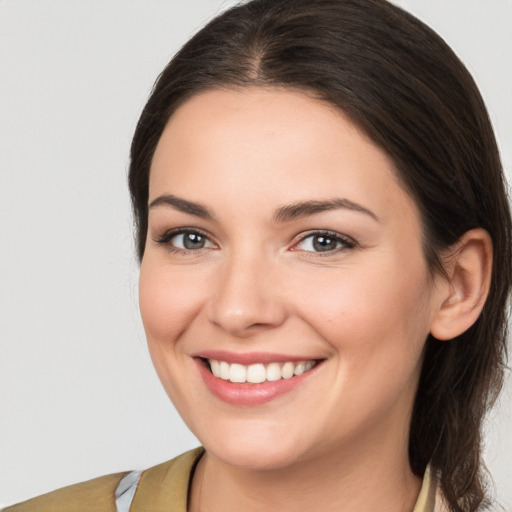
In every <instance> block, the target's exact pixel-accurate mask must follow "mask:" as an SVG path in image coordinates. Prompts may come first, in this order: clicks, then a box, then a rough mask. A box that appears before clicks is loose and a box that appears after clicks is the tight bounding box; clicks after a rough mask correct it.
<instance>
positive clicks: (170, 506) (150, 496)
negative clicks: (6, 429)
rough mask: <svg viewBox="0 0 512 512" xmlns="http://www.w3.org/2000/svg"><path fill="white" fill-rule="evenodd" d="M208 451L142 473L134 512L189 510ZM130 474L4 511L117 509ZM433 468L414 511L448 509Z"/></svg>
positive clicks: (104, 511)
mask: <svg viewBox="0 0 512 512" xmlns="http://www.w3.org/2000/svg"><path fill="white" fill-rule="evenodd" d="M203 453H204V449H203V448H196V449H195V450H191V451H189V452H186V453H184V454H183V455H180V456H179V457H176V458H175V459H172V460H170V461H168V462H164V463H163V464H159V465H158V466H153V467H152V468H149V469H147V470H146V471H144V472H143V473H142V476H141V478H140V481H139V483H138V485H137V490H136V492H135V496H134V498H133V501H132V503H131V506H130V512H186V511H187V497H188V489H189V484H190V480H191V476H192V474H193V472H194V469H195V466H196V464H197V462H198V461H199V459H200V458H201V456H202V455H203ZM127 474H128V473H117V474H114V475H107V476H103V477H100V478H95V479H94V480H89V481H87V482H83V483H81V484H76V485H71V486H69V487H64V488H62V489H58V490H56V491H53V492H50V493H48V494H44V495H42V496H39V497H37V498H33V499H31V500H28V501H24V502H23V503H19V504H17V505H12V506H11V507H7V508H5V509H3V510H2V512H35V511H37V512H93V511H94V512H116V510H117V507H116V502H115V492H116V489H117V487H118V485H119V482H120V481H121V479H122V478H123V477H125V476H126V475H127ZM444 511H446V509H445V508H444V507H443V505H442V500H441V498H440V493H439V492H438V490H437V482H436V480H435V479H434V478H432V476H431V474H430V471H429V469H428V468H427V471H426V472H425V476H424V478H423V485H422V487H421V491H420V494H419V496H418V500H417V502H416V505H415V507H414V511H413V512H444Z"/></svg>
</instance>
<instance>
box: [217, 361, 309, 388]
mask: <svg viewBox="0 0 512 512" xmlns="http://www.w3.org/2000/svg"><path fill="white" fill-rule="evenodd" d="M208 361H209V363H210V368H211V371H212V373H213V375H215V377H219V378H220V379H223V380H229V381H231V382H236V383H244V382H249V383H250V384H259V383H261V382H265V381H269V382H274V381H277V380H280V379H291V378H292V377H293V376H294V375H297V376H298V375H302V374H303V373H304V372H307V371H308V370H311V368H313V366H315V361H312V360H310V361H299V362H297V363H292V362H291V361H288V362H286V363H284V364H283V363H269V364H266V365H265V364H261V363H257V364H251V365H243V364H238V363H232V364H229V363H227V362H226V361H216V360H215V359H209V360H208Z"/></svg>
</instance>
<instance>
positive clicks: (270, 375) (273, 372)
mask: <svg viewBox="0 0 512 512" xmlns="http://www.w3.org/2000/svg"><path fill="white" fill-rule="evenodd" d="M280 378H281V366H279V363H270V364H269V365H268V366H267V380H268V381H270V382H274V381H276V380H279V379H280Z"/></svg>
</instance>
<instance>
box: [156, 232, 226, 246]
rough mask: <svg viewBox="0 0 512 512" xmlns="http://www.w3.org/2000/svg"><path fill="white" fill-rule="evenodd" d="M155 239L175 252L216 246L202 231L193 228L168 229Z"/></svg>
mask: <svg viewBox="0 0 512 512" xmlns="http://www.w3.org/2000/svg"><path fill="white" fill-rule="evenodd" d="M155 241H156V242H157V243H158V244H161V245H165V246H167V247H168V248H169V249H170V250H171V251H176V252H190V251H198V250H200V249H207V248H210V247H216V245H215V244H214V243H213V242H212V241H211V240H210V239H209V238H208V237H207V236H206V235H205V234H204V233H202V232H200V231H197V230H194V229H181V230H173V231H169V232H167V233H165V234H164V235H163V236H161V237H160V238H158V239H157V240H155Z"/></svg>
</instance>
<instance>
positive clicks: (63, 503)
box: [2, 473, 126, 512]
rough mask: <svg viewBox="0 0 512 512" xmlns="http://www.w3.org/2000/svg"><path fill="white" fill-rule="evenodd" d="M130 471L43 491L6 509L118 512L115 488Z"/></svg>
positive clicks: (13, 511) (19, 511)
mask: <svg viewBox="0 0 512 512" xmlns="http://www.w3.org/2000/svg"><path fill="white" fill-rule="evenodd" d="M125 474H126V473H116V474H112V475H106V476H102V477H99V478H94V479H93V480H88V481H87V482H82V483H80V484H75V485H70V486H68V487H63V488H62V489H57V490H56V491H52V492H49V493H47V494H43V495H42V496H38V497H37V498H33V499H31V500H28V501H24V502H22V503H18V504H17V505H12V506H10V507H7V508H4V509H2V512H34V511H36V510H37V511H38V512H57V511H59V512H60V511H63V512H64V511H66V512H87V511H93V510H94V511H95V512H115V511H116V505H115V500H114V492H115V490H116V488H117V486H118V485H119V482H120V481H121V479H122V478H123V477H124V476H125Z"/></svg>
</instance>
